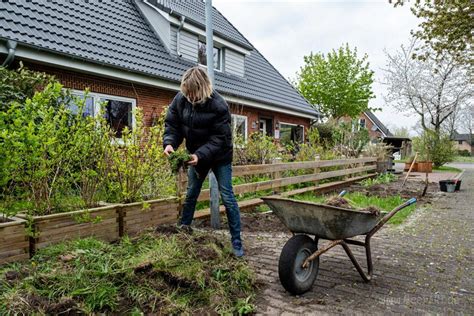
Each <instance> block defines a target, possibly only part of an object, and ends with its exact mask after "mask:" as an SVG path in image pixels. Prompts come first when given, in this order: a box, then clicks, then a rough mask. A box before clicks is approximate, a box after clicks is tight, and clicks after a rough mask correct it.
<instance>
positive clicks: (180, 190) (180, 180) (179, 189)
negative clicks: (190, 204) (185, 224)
mask: <svg viewBox="0 0 474 316" xmlns="http://www.w3.org/2000/svg"><path fill="white" fill-rule="evenodd" d="M185 176H186V175H185V173H184V170H183V168H179V171H178V176H177V179H176V182H177V183H176V197H177V198H178V218H181V213H182V211H183V202H184V197H185V194H186V193H185V192H186V188H185V187H184V179H185Z"/></svg>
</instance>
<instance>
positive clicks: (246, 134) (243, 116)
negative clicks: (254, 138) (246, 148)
mask: <svg viewBox="0 0 474 316" xmlns="http://www.w3.org/2000/svg"><path fill="white" fill-rule="evenodd" d="M230 115H231V116H233V117H235V118H242V119H244V121H245V135H244V137H245V139H244V140H245V142H247V139H248V129H249V126H248V117H247V116H245V115H240V114H232V113H231V114H230ZM234 123H235V120H234V122H232V120H231V124H232V131H234V130H235V129H236V126H235V125H234Z"/></svg>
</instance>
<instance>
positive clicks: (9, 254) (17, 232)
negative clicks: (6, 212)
mask: <svg viewBox="0 0 474 316" xmlns="http://www.w3.org/2000/svg"><path fill="white" fill-rule="evenodd" d="M28 239H29V238H28V235H27V233H26V220H24V219H21V218H18V217H3V216H2V215H1V214H0V265H2V264H5V263H9V262H14V261H20V260H26V259H28V258H29V257H30V243H29V240H28Z"/></svg>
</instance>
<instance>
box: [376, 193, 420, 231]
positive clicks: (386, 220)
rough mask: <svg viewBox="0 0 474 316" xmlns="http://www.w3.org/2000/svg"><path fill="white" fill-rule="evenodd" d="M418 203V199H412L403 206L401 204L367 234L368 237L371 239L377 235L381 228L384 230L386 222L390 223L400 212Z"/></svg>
mask: <svg viewBox="0 0 474 316" xmlns="http://www.w3.org/2000/svg"><path fill="white" fill-rule="evenodd" d="M416 202H417V200H416V198H411V199H409V200H408V201H406V202H405V203H403V204H400V205H399V206H397V207H396V208H394V209H393V210H391V211H390V212H388V213H387V214H386V215H385V216H384V217H382V219H381V220H380V221H379V222H378V223H377V225H375V227H374V228H372V230H371V231H370V232H369V233H368V234H367V236H368V237H369V238H370V237H371V236H372V235H373V234H375V233H376V232H377V231H378V230H379V229H380V228H382V226H383V225H385V223H386V222H388V221H389V220H390V219H391V218H392V217H393V216H394V215H395V214H397V213H398V211H401V210H403V209H404V208H405V207H408V206H410V205H412V204H415V203H416Z"/></svg>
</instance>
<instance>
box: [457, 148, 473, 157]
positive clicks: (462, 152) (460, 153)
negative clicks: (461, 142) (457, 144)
mask: <svg viewBox="0 0 474 316" xmlns="http://www.w3.org/2000/svg"><path fill="white" fill-rule="evenodd" d="M458 156H461V157H470V156H471V152H470V151H469V150H467V149H463V150H458Z"/></svg>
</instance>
